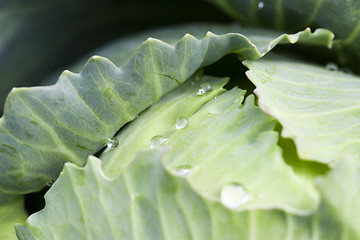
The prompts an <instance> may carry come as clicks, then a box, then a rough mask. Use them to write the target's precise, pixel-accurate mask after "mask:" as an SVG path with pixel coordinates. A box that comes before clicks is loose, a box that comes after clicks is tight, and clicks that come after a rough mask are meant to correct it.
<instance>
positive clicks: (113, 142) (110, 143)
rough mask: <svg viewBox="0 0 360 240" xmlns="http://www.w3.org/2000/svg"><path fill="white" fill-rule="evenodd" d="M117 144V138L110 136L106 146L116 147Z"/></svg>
mask: <svg viewBox="0 0 360 240" xmlns="http://www.w3.org/2000/svg"><path fill="white" fill-rule="evenodd" d="M118 144H119V141H118V140H117V138H115V137H112V138H109V139H108V140H107V143H106V146H107V147H108V148H116V147H117V145H118Z"/></svg>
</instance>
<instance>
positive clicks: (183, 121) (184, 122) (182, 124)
mask: <svg viewBox="0 0 360 240" xmlns="http://www.w3.org/2000/svg"><path fill="white" fill-rule="evenodd" d="M189 123H190V120H189V119H187V118H185V117H182V118H178V119H177V120H176V129H183V128H186V127H187V126H188V125H189Z"/></svg>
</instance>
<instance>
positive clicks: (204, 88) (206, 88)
mask: <svg viewBox="0 0 360 240" xmlns="http://www.w3.org/2000/svg"><path fill="white" fill-rule="evenodd" d="M212 90H214V86H213V85H212V84H211V83H207V82H206V83H202V84H201V85H200V88H199V90H198V92H197V95H200V96H201V95H205V94H207V93H209V92H211V91H212Z"/></svg>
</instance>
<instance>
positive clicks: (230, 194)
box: [221, 184, 250, 209]
mask: <svg viewBox="0 0 360 240" xmlns="http://www.w3.org/2000/svg"><path fill="white" fill-rule="evenodd" d="M249 200H250V195H249V193H248V192H247V191H246V190H245V188H244V187H243V186H242V185H240V184H228V185H226V186H224V187H223V188H222V189H221V202H222V203H223V204H224V205H225V206H226V207H228V208H231V209H234V208H237V207H239V206H240V205H241V204H244V203H246V202H248V201H249Z"/></svg>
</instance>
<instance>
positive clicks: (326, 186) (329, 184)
mask: <svg viewBox="0 0 360 240" xmlns="http://www.w3.org/2000/svg"><path fill="white" fill-rule="evenodd" d="M359 160H360V159H359V158H356V157H353V156H346V157H345V158H344V159H343V161H342V162H341V163H340V164H339V165H338V166H336V167H335V169H334V170H333V171H331V172H329V173H328V174H327V176H325V177H319V179H317V180H316V183H317V186H318V188H319V190H320V193H321V196H322V199H323V204H322V206H321V208H320V211H319V212H320V214H319V215H320V223H322V226H321V227H326V226H324V225H327V227H331V228H332V230H330V229H329V231H323V233H322V235H323V237H324V239H326V238H327V237H330V236H331V235H332V237H335V238H336V239H344V240H352V239H360V225H359V222H360V201H359V199H360V185H359V183H360V161H359Z"/></svg>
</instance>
